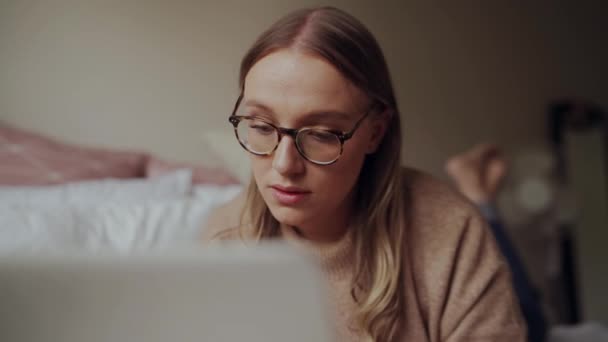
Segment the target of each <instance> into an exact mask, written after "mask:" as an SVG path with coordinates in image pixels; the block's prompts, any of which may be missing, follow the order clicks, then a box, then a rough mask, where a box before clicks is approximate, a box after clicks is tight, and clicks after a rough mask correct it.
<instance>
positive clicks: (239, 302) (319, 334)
mask: <svg viewBox="0 0 608 342" xmlns="http://www.w3.org/2000/svg"><path fill="white" fill-rule="evenodd" d="M324 298H325V290H324V286H323V283H322V281H321V279H320V277H319V274H318V272H317V269H316V268H315V267H314V266H313V264H312V263H311V262H309V261H308V260H307V259H306V258H305V257H303V256H302V255H301V254H299V253H298V252H296V251H293V250H290V249H289V248H287V247H286V246H284V245H281V244H280V243H267V244H261V245H259V246H257V247H245V246H243V245H242V244H238V245H236V244H221V245H215V246H205V247H203V248H181V249H175V250H169V249H164V250H157V251H146V252H137V253H132V254H130V255H124V254H116V253H112V252H96V253H91V252H88V253H85V252H76V251H73V252H61V253H58V252H53V253H51V252H48V253H37V254H27V255H26V254H23V255H18V254H12V255H5V256H0V341H11V342H122V341H129V342H144V341H145V342H173V341H180V342H191V341H192V342H194V341H197V342H200V341H213V342H224V341H226V342H227V341H248V342H269V341H295V342H300V341H301V342H311V341H315V342H324V341H330V339H331V334H330V329H329V326H330V325H329V322H331V321H330V318H329V315H328V312H329V311H328V308H327V304H326V301H325V300H324Z"/></svg>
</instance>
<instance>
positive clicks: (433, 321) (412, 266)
mask: <svg viewBox="0 0 608 342" xmlns="http://www.w3.org/2000/svg"><path fill="white" fill-rule="evenodd" d="M404 177H405V178H406V184H407V189H404V191H408V192H409V193H410V195H411V203H410V205H411V208H409V209H408V213H410V215H412V217H411V219H412V221H411V222H412V224H411V225H410V228H409V230H408V231H407V234H406V241H404V244H405V248H404V255H403V260H404V280H405V281H404V283H405V286H404V288H403V291H404V293H405V313H404V314H405V316H404V317H405V323H404V325H403V327H402V337H401V339H400V340H401V341H421V342H422V341H451V342H455V341H463V342H464V341H509V342H516V341H524V340H525V326H524V323H523V321H522V320H521V317H520V312H519V309H518V306H517V302H516V300H515V297H514V293H513V289H512V286H511V277H510V272H509V269H508V266H507V264H506V263H505V261H504V260H503V258H502V256H501V255H500V252H499V251H498V249H497V246H496V243H495V241H494V239H493V237H492V234H491V232H490V231H489V229H488V228H487V227H486V225H485V223H484V222H483V220H482V218H481V217H480V216H479V214H478V213H477V211H476V210H475V208H474V207H473V206H472V205H471V204H470V203H468V202H467V201H466V200H465V199H463V198H462V197H461V196H459V195H458V194H456V193H455V192H453V191H452V190H451V189H450V188H449V187H447V186H446V185H444V184H442V183H441V182H438V181H436V180H434V179H433V178H431V177H430V176H427V175H424V174H422V173H420V172H417V171H414V170H411V169H406V170H405V171H404ZM239 206H242V199H237V200H235V201H233V202H232V203H229V204H228V205H227V206H224V207H223V208H221V209H220V210H219V211H218V212H217V214H215V215H214V216H213V217H212V218H211V219H210V220H209V222H208V226H207V237H210V236H214V235H215V234H216V233H217V232H218V231H220V230H222V229H223V228H226V227H231V226H232V227H234V226H235V225H236V224H237V222H238V221H236V219H235V216H238V215H235V209H237V208H238V207H239ZM282 233H283V234H282V235H283V238H284V239H285V240H286V241H288V242H289V243H292V244H296V245H298V246H299V247H304V248H305V249H307V250H309V251H310V252H312V253H313V254H315V255H316V256H318V258H319V262H320V264H321V267H322V269H323V272H324V274H325V275H326V279H327V281H328V283H329V285H330V286H329V288H330V299H331V301H332V304H333V306H334V309H335V312H336V317H335V320H334V322H333V324H334V327H335V330H336V332H337V335H338V341H360V340H361V336H362V335H361V333H360V332H359V331H358V330H357V329H356V328H355V327H354V325H353V322H352V320H353V317H352V313H353V312H354V309H355V306H356V303H355V302H354V300H353V299H352V296H351V290H350V289H351V280H352V276H353V264H352V260H353V257H352V256H353V241H352V238H351V235H350V234H347V235H346V236H344V238H342V239H341V240H340V241H338V242H336V243H332V244H325V245H319V244H313V243H311V242H309V241H305V240H303V239H301V238H299V237H298V236H297V235H296V234H295V233H294V232H292V231H290V230H289V229H283V231H282ZM223 236H227V237H228V238H230V237H234V235H232V236H231V235H223Z"/></svg>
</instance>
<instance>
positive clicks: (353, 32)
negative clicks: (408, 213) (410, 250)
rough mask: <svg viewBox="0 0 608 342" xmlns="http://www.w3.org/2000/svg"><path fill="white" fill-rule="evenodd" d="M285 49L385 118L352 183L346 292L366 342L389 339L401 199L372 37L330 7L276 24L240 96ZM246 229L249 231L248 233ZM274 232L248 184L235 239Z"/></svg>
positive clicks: (399, 281)
mask: <svg viewBox="0 0 608 342" xmlns="http://www.w3.org/2000/svg"><path fill="white" fill-rule="evenodd" d="M284 48H291V49H297V50H298V51H303V52H307V53H312V54H315V55H317V56H320V57H321V58H324V59H325V60H326V61H328V62H329V63H330V64H332V65H333V66H334V67H335V68H336V69H337V70H339V71H340V72H341V73H342V74H343V75H344V76H345V77H346V78H347V79H348V80H349V81H351V82H352V83H353V84H354V85H355V86H357V87H359V88H360V89H361V90H363V91H364V92H365V93H366V94H368V96H369V97H370V99H371V100H372V101H375V102H376V103H377V104H379V105H380V107H382V108H381V109H382V110H388V111H389V112H390V114H391V115H390V122H389V124H388V129H387V131H386V133H385V135H384V138H383V140H382V142H381V143H380V145H379V147H378V149H377V151H376V152H375V153H374V154H370V155H368V156H367V157H366V160H365V162H364V164H363V167H362V169H361V173H360V175H359V179H358V181H357V184H356V191H357V193H356V200H355V208H353V213H354V215H356V217H355V218H354V220H353V222H355V224H354V226H353V227H352V229H353V232H352V233H353V238H354V244H355V274H354V278H353V284H352V288H351V294H352V296H353V298H354V300H355V301H356V303H357V304H358V310H357V312H356V313H355V317H356V319H357V323H358V325H359V328H360V329H361V330H362V331H363V332H364V334H365V335H366V337H367V340H368V341H393V340H395V339H397V338H398V335H399V333H400V327H401V325H402V322H403V319H404V317H403V315H404V298H403V291H404V285H403V259H402V255H403V244H404V239H405V229H406V218H405V208H406V203H405V202H406V196H404V194H403V192H404V185H403V184H402V177H401V167H400V165H401V162H400V156H401V128H400V127H401V125H400V119H399V111H398V108H397V103H396V100H395V96H394V91H393V87H392V83H391V80H390V75H389V72H388V68H387V65H386V62H385V59H384V56H383V54H382V51H381V49H380V47H379V45H378V43H377V42H376V40H375V38H374V37H373V36H372V34H371V33H370V32H369V31H368V30H367V29H366V28H365V27H364V26H363V24H361V23H360V22H359V21H358V20H357V19H355V18H354V17H352V16H350V15H348V14H347V13H345V12H343V11H340V10H338V9H335V8H332V7H320V8H314V9H304V10H299V11H296V12H293V13H290V14H288V15H287V16H285V17H283V18H282V19H280V20H279V21H277V22H276V23H275V24H274V25H272V26H271V27H270V28H269V29H268V30H266V31H265V32H264V33H262V35H261V36H260V37H259V38H258V40H257V41H256V42H255V43H254V44H253V46H252V47H251V48H250V50H249V51H248V53H247V54H246V55H245V57H244V58H243V60H242V63H241V70H240V79H239V81H240V82H239V83H240V87H241V91H243V90H244V86H245V77H246V76H247V73H248V72H249V70H250V69H251V68H252V67H253V65H254V64H255V63H256V62H257V61H259V60H260V59H262V58H263V57H265V56H266V55H268V54H270V53H272V52H273V51H276V50H279V49H284ZM370 203H373V205H370ZM245 222H246V225H245ZM244 227H248V228H247V229H248V230H249V231H248V232H247V233H245V232H244V229H245V228H244ZM279 227H280V225H279V222H278V221H277V220H276V219H275V218H274V217H273V216H272V214H271V213H270V210H269V208H268V207H267V205H266V203H265V202H264V199H263V198H262V196H261V194H260V192H259V190H258V187H257V184H256V183H255V181H253V180H252V181H251V182H250V184H249V187H248V190H247V199H246V203H245V206H244V210H243V213H242V216H241V229H240V231H239V233H240V234H241V236H244V235H245V234H247V235H252V236H250V237H252V238H253V239H254V240H260V239H266V238H272V237H276V236H278V235H279V233H280V229H279Z"/></svg>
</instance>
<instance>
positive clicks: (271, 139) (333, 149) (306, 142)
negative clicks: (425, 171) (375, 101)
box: [228, 94, 375, 165]
mask: <svg viewBox="0 0 608 342" xmlns="http://www.w3.org/2000/svg"><path fill="white" fill-rule="evenodd" d="M242 99H243V95H242V94H241V95H240V96H239V98H238V100H237V101H236V104H235V106H234V110H233V111H232V115H230V117H229V118H228V120H229V121H230V123H231V124H232V125H233V126H234V134H235V135H236V138H237V140H238V141H239V144H241V146H243V148H244V149H245V150H247V151H249V152H251V153H253V154H255V155H258V156H268V155H270V154H272V153H273V152H274V151H275V150H276V149H277V147H278V146H279V142H280V141H281V138H282V137H283V136H284V135H288V136H290V137H291V138H292V139H293V140H294V142H295V145H296V149H297V150H298V152H299V153H300V155H301V156H302V157H304V159H306V160H308V161H310V162H311V163H314V164H317V165H330V164H333V163H335V162H336V161H338V159H340V156H341V155H342V152H343V150H344V142H346V141H347V140H349V139H350V138H352V137H353V134H354V133H355V131H356V130H357V129H358V128H359V126H360V125H361V123H362V122H363V120H364V119H365V118H366V117H367V116H368V115H369V114H370V113H371V112H372V109H373V108H374V107H375V106H374V105H372V106H370V108H369V109H368V110H367V112H366V113H365V115H363V117H361V119H359V121H357V122H356V123H355V126H354V127H353V129H351V130H350V131H349V132H341V131H335V130H328V129H322V128H315V127H302V128H299V129H293V128H283V127H279V126H276V125H273V124H272V123H270V122H267V121H264V120H263V119H261V118H258V117H255V116H243V115H236V111H237V109H238V107H239V104H240V102H241V100H242Z"/></svg>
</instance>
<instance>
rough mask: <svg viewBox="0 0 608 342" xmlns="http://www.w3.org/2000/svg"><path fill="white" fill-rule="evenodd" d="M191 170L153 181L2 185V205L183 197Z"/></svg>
mask: <svg viewBox="0 0 608 342" xmlns="http://www.w3.org/2000/svg"><path fill="white" fill-rule="evenodd" d="M191 184H192V171H191V170H179V171H176V172H173V173H170V174H167V175H163V176H160V177H157V178H151V179H127V180H124V179H104V180H96V181H84V182H74V183H67V184H62V185H50V186H0V205H6V204H18V205H57V204H59V205H73V204H81V205H90V204H97V203H109V202H112V203H132V202H141V201H147V200H159V199H167V198H180V197H183V196H185V195H187V194H189V192H190V189H191Z"/></svg>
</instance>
